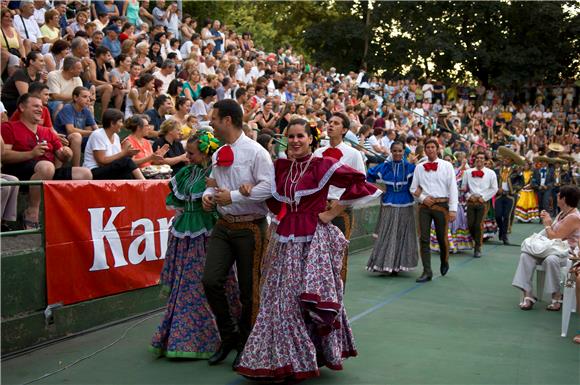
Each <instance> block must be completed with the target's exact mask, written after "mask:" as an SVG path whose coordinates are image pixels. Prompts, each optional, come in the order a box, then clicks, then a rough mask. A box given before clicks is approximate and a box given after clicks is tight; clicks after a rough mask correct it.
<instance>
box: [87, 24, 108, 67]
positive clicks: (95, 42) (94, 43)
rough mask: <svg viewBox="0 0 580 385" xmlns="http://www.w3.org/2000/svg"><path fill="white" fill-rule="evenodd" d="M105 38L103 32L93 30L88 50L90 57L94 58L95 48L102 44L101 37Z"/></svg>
mask: <svg viewBox="0 0 580 385" xmlns="http://www.w3.org/2000/svg"><path fill="white" fill-rule="evenodd" d="M104 38H105V34H104V33H103V32H101V31H99V30H96V31H95V32H93V35H92V36H91V42H90V43H89V52H90V57H91V59H93V60H95V54H96V52H97V48H99V47H101V46H102V45H103V39H104Z"/></svg>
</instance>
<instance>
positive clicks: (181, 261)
mask: <svg viewBox="0 0 580 385" xmlns="http://www.w3.org/2000/svg"><path fill="white" fill-rule="evenodd" d="M207 241H208V236H207V235H206V234H204V235H200V236H198V237H196V238H190V237H184V238H177V237H175V236H174V235H173V234H171V233H170V235H169V241H168V246H167V253H166V254H165V262H164V265H163V270H162V271H161V277H160V284H161V285H162V291H163V292H166V293H168V294H169V295H168V300H167V308H166V310H165V314H164V317H163V319H162V321H161V324H160V325H159V327H158V328H157V331H156V332H155V334H154V335H153V339H152V342H151V347H150V350H151V351H152V352H154V353H155V354H158V355H164V356H166V357H170V358H199V359H205V358H209V357H210V356H211V355H212V354H213V353H214V352H215V351H216V350H217V349H218V347H219V344H220V337H219V332H218V328H217V325H216V322H215V319H214V316H213V314H212V312H211V310H210V307H209V304H208V303H207V299H206V297H205V292H204V290H203V284H202V281H201V279H202V277H203V270H204V266H205V255H206V247H207ZM226 293H227V295H228V300H229V302H230V309H232V313H233V314H232V316H233V317H237V318H239V316H240V314H241V304H240V301H239V290H238V285H237V279H236V275H235V268H232V271H231V273H230V277H229V278H228V280H227V281H226Z"/></svg>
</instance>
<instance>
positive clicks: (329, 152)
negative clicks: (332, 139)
mask: <svg viewBox="0 0 580 385" xmlns="http://www.w3.org/2000/svg"><path fill="white" fill-rule="evenodd" d="M322 156H326V157H329V158H334V159H336V160H340V158H342V151H340V150H339V149H338V148H332V147H330V148H327V149H326V150H325V151H324V152H323V153H322Z"/></svg>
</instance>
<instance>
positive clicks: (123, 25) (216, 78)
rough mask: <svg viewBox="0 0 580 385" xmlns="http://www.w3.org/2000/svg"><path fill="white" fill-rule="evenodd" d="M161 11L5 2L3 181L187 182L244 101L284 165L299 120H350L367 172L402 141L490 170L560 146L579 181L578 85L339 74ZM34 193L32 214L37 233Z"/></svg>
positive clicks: (118, 4) (144, 5)
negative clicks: (203, 147)
mask: <svg viewBox="0 0 580 385" xmlns="http://www.w3.org/2000/svg"><path fill="white" fill-rule="evenodd" d="M149 3H150V2H149V1H138V0H124V1H112V0H105V1H92V2H89V1H86V0H85V1H47V0H35V1H25V0H22V1H2V2H1V5H2V9H1V16H2V19H1V29H2V36H1V37H0V46H1V54H0V57H1V63H0V64H1V68H0V70H1V75H2V99H1V100H2V106H1V108H2V122H3V124H2V136H3V140H4V143H5V146H4V150H3V155H2V162H3V164H4V168H3V172H6V173H11V174H12V175H16V176H17V177H19V178H21V179H24V180H26V179H42V180H44V179H91V178H94V179H107V178H110V179H125V178H130V177H132V178H143V175H144V173H142V172H141V171H143V170H144V169H147V168H150V167H155V166H166V167H171V170H172V172H173V173H175V172H176V171H177V170H179V168H180V167H183V165H185V164H186V162H187V159H186V157H185V155H184V150H183V146H182V144H181V143H182V141H185V140H187V138H188V137H189V136H190V135H192V134H193V133H195V132H196V130H199V129H201V128H209V129H211V127H209V116H210V110H211V108H212V105H213V103H214V102H215V101H217V100H223V99H235V100H236V101H237V102H238V103H239V104H240V105H241V106H242V108H243V112H244V123H245V132H246V135H248V136H250V137H251V138H253V139H255V140H258V142H260V143H261V144H263V145H264V146H265V147H266V148H268V149H269V150H270V152H271V154H272V156H273V157H279V156H282V157H283V156H284V137H283V133H284V129H285V127H286V126H287V125H288V122H289V121H290V120H291V119H292V118H294V117H301V118H304V119H306V120H307V121H309V122H310V124H311V126H312V127H313V128H314V127H316V129H317V130H318V131H319V132H320V137H321V138H322V139H323V140H324V137H325V130H326V126H327V122H328V120H329V118H330V116H331V114H332V113H335V112H342V113H345V114H346V115H347V116H348V118H349V119H350V123H351V124H350V131H349V132H348V133H347V136H346V140H347V142H349V143H351V144H352V145H353V146H355V147H356V148H357V149H360V151H362V152H363V153H364V155H365V157H366V159H367V162H368V163H373V162H374V163H376V162H380V161H382V160H383V159H385V158H387V157H388V156H389V148H390V144H391V143H392V142H393V141H394V140H395V139H398V140H402V141H403V142H404V143H406V145H407V148H406V151H405V156H407V157H408V159H410V160H414V159H420V158H421V157H422V156H423V154H422V143H423V142H424V141H425V140H426V138H428V137H429V136H436V137H437V139H438V140H439V142H440V144H441V145H442V146H441V148H442V151H443V153H442V154H441V155H442V156H443V155H444V154H448V155H451V156H453V154H454V153H456V152H458V151H459V152H464V153H466V154H468V155H471V154H474V153H475V151H477V150H479V149H484V150H486V152H487V155H488V159H489V162H493V160H494V159H495V151H496V150H497V148H498V147H499V146H508V147H511V148H512V149H513V150H515V151H516V152H519V153H520V154H522V155H525V156H526V157H527V158H528V159H530V160H532V159H533V158H534V157H535V156H537V155H542V154H544V153H546V152H547V146H548V145H549V144H550V143H552V142H557V143H560V144H561V145H563V146H564V152H567V153H569V154H570V156H571V157H573V158H574V160H575V161H576V163H575V165H573V166H572V167H573V168H574V169H573V172H574V173H575V176H576V177H577V164H578V162H579V161H580V139H579V136H578V124H579V115H580V108H579V106H578V96H579V95H578V94H579V91H580V88H579V84H578V82H576V83H574V82H572V81H562V82H561V83H559V84H552V85H545V84H531V83H530V84H529V85H526V86H524V87H520V88H518V89H515V88H514V89H512V88H507V89H499V88H494V87H485V86H483V85H482V84H478V85H475V86H468V85H466V84H446V83H444V82H442V81H438V80H433V79H421V80H416V79H401V80H385V79H382V78H379V77H378V76H375V75H373V74H370V73H367V71H366V70H365V69H364V68H363V69H361V70H360V71H357V72H355V71H352V72H349V73H346V74H340V73H338V72H337V71H336V70H335V69H334V68H330V69H323V68H320V67H319V66H315V65H311V64H308V63H306V62H305V61H304V59H303V57H302V56H300V55H299V54H296V53H295V52H294V50H293V48H292V47H291V46H289V45H286V46H282V47H280V48H278V49H277V50H276V51H275V52H264V51H263V50H261V49H259V48H258V47H257V46H256V45H255V44H254V42H253V39H252V34H251V33H249V32H245V31H235V30H233V29H232V28H230V27H229V26H228V25H226V24H224V23H222V22H221V21H220V20H213V19H209V18H207V19H197V18H196V17H197V16H201V15H188V14H182V13H181V12H180V11H179V9H178V5H177V3H175V2H166V1H164V0H158V1H156V2H154V3H153V2H152V4H149ZM100 127H101V128H100ZM45 128H46V129H47V130H45ZM23 132H24V134H23ZM125 136H127V138H126V140H124V139H125ZM468 158H469V156H468ZM59 170H65V171H59ZM89 170H90V171H92V172H89ZM9 171H10V172H9ZM148 171H150V170H148ZM146 175H151V173H146ZM33 190H34V189H33V188H31V194H30V196H31V199H30V206H29V208H28V209H27V211H26V212H25V215H24V220H25V223H26V224H27V226H31V227H34V226H37V223H38V196H37V194H36V193H34V192H33Z"/></svg>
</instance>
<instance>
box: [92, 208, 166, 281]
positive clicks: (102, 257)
mask: <svg viewBox="0 0 580 385" xmlns="http://www.w3.org/2000/svg"><path fill="white" fill-rule="evenodd" d="M88 210H89V214H90V216H91V238H92V242H93V266H92V267H91V268H90V269H89V271H99V270H107V269H108V268H109V264H108V263H107V255H106V253H105V239H106V240H107V241H108V242H109V246H110V248H111V252H112V254H113V259H114V260H115V266H114V267H121V266H126V265H128V263H127V260H126V259H125V252H124V250H123V245H122V243H121V237H120V236H119V232H118V231H117V228H116V226H115V223H114V221H115V219H116V218H117V216H118V215H119V214H120V213H121V212H122V211H123V210H125V207H124V206H117V207H110V208H109V210H110V211H111V216H110V217H109V220H108V221H107V223H106V224H105V226H104V227H103V216H104V215H103V214H104V212H105V208H101V207H99V208H92V209H88ZM172 220H173V218H159V219H157V223H158V225H159V241H160V254H161V255H160V256H159V258H158V257H157V255H156V254H155V225H154V223H153V221H151V220H150V219H148V218H140V219H137V220H135V221H133V222H132V223H131V235H132V236H133V235H135V233H136V229H137V228H138V227H141V226H142V227H143V232H142V233H141V234H140V235H139V236H137V237H136V238H135V239H134V240H133V241H132V242H131V244H130V245H129V250H128V257H129V262H131V264H133V265H137V264H139V263H141V262H143V261H144V260H145V261H155V260H157V259H164V258H165V252H166V251H167V240H168V238H169V227H170V226H171V222H172ZM143 242H145V246H144V249H143V252H141V253H139V248H140V247H141V244H142V243H143Z"/></svg>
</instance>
